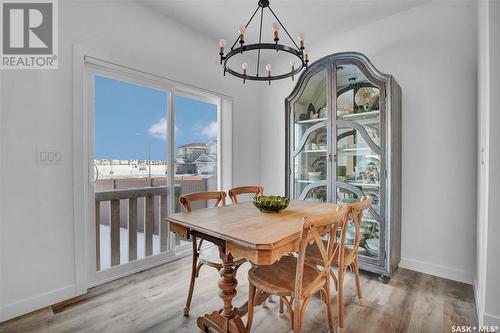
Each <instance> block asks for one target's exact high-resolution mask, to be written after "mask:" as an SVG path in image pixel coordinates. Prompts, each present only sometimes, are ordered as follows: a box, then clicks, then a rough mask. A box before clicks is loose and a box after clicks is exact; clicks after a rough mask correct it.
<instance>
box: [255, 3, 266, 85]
mask: <svg viewBox="0 0 500 333" xmlns="http://www.w3.org/2000/svg"><path fill="white" fill-rule="evenodd" d="M263 18H264V7H262V8H261V11H260V31H259V44H260V43H261V42H262V19H263ZM259 68H260V49H259V52H258V55H257V73H256V76H259Z"/></svg>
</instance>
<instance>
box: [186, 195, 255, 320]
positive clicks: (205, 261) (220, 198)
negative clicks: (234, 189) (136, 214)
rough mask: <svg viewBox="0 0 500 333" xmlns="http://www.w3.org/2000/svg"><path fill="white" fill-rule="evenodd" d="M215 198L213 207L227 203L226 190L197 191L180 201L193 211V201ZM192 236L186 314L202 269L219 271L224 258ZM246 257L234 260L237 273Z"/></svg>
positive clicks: (201, 240) (187, 314) (188, 209)
mask: <svg viewBox="0 0 500 333" xmlns="http://www.w3.org/2000/svg"><path fill="white" fill-rule="evenodd" d="M208 200H215V205H214V206H213V207H219V206H220V205H222V206H225V205H226V192H223V191H220V192H195V193H189V194H184V195H181V196H180V197H179V202H180V203H181V204H182V206H183V207H184V208H185V209H186V210H187V211H188V212H191V211H192V205H191V204H192V203H193V202H196V201H208ZM191 237H192V243H193V264H192V267H191V282H190V284H189V291H188V297H187V300H186V305H185V306H184V316H185V317H187V316H189V309H190V307H191V300H192V298H193V290H194V284H195V281H196V278H197V277H198V276H199V274H200V269H201V267H202V266H203V265H205V266H208V267H212V268H214V269H216V270H217V271H220V270H221V269H222V260H220V258H218V257H215V256H214V255H211V253H206V252H208V251H203V250H202V248H201V246H202V244H203V239H200V241H199V242H198V240H197V238H196V236H193V235H192V236H191ZM245 261H246V260H245V259H237V260H235V262H234V269H235V274H236V271H237V270H238V268H239V267H240V266H241V265H242V264H243V263H244V262H245Z"/></svg>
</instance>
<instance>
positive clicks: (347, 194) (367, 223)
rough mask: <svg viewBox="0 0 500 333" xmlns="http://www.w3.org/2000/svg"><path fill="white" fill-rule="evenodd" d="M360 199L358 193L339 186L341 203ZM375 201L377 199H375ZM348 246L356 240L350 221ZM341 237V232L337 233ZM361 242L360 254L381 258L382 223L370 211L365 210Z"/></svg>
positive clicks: (338, 198)
mask: <svg viewBox="0 0 500 333" xmlns="http://www.w3.org/2000/svg"><path fill="white" fill-rule="evenodd" d="M359 200H360V197H359V195H358V194H356V193H354V192H351V191H349V190H347V189H344V188H341V187H337V202H338V203H340V204H347V203H352V202H357V201H359ZM374 201H375V200H374ZM347 231H348V232H347V237H346V243H347V247H352V245H353V242H354V234H355V228H354V224H353V223H352V222H350V223H349V224H348V226H347ZM337 237H338V238H339V239H340V233H338V234H337ZM360 237H361V239H360V242H359V250H358V251H359V254H360V255H364V256H367V257H370V258H374V259H378V258H380V244H381V243H380V224H379V223H378V222H377V220H376V219H375V218H374V217H373V215H372V213H371V212H370V211H364V212H363V217H362V219H361V226H360Z"/></svg>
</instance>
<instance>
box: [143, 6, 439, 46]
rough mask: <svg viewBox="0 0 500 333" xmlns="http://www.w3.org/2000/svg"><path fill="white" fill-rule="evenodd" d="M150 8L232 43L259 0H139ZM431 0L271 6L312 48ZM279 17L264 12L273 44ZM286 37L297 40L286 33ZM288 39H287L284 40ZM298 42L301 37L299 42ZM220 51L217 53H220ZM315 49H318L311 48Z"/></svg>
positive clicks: (252, 38)
mask: <svg viewBox="0 0 500 333" xmlns="http://www.w3.org/2000/svg"><path fill="white" fill-rule="evenodd" d="M137 1H139V2H140V3H142V4H143V5H144V6H146V7H148V8H150V9H151V10H154V11H155V12H159V13H161V14H163V15H165V16H167V17H169V18H170V19H172V20H174V21H177V22H179V23H181V24H183V25H186V26H188V27H190V28H191V29H193V30H194V31H197V32H198V33H200V34H202V35H205V36H206V37H208V38H209V39H212V40H213V41H214V49H217V47H218V41H219V39H221V38H224V39H226V40H227V42H228V46H231V45H232V44H233V42H234V41H235V40H236V38H237V37H238V32H237V31H238V26H239V25H240V24H246V22H247V21H248V19H249V18H250V16H251V15H252V13H253V12H254V11H255V9H256V8H257V0H254V1H248V0H231V1H209V0H204V1H202V0H198V1H191V0H190V1H168V0H167V1H165V0H163V1H162V0H137ZM429 1H430V0H332V1H325V0H323V1H319V0H302V1H284V0H271V8H272V9H273V11H274V12H275V13H276V15H277V16H278V18H279V19H280V21H281V22H282V23H283V24H284V26H285V28H286V29H287V30H288V31H289V32H290V35H291V36H292V37H293V38H295V39H296V38H297V35H298V33H299V32H302V33H304V34H305V42H306V47H307V45H310V44H315V43H317V42H319V41H321V40H323V39H325V38H327V37H329V36H332V35H335V34H338V33H341V32H343V31H348V30H351V29H353V28H355V27H356V26H359V25H363V24H366V23H369V22H373V21H377V20H380V19H383V18H384V17H387V16H390V15H394V14H396V13H398V12H401V11H404V10H407V9H409V8H412V7H416V6H418V5H421V4H423V3H425V2H429ZM259 19H260V18H259V17H257V15H256V17H255V18H254V19H253V21H252V23H251V25H250V26H249V28H248V29H247V35H246V41H247V43H256V42H258V26H259ZM274 21H276V20H275V19H274V18H273V17H272V14H271V13H270V12H269V11H268V10H267V9H266V10H264V20H263V32H262V35H263V41H266V42H272V30H271V25H272V23H273V22H274ZM280 37H281V40H282V41H284V42H285V43H287V44H291V41H290V40H289V39H287V38H285V36H284V33H283V32H281V35H280ZM284 38H285V40H284ZM296 42H297V40H296ZM214 52H216V51H214ZM311 52H314V50H311Z"/></svg>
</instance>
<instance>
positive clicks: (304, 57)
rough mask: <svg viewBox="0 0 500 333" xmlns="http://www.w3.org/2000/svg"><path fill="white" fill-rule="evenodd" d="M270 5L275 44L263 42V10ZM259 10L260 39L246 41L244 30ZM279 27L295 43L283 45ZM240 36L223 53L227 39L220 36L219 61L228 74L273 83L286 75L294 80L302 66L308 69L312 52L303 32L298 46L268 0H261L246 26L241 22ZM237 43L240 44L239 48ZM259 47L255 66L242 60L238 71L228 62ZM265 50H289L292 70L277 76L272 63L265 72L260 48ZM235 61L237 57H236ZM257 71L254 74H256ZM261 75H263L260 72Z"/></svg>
mask: <svg viewBox="0 0 500 333" xmlns="http://www.w3.org/2000/svg"><path fill="white" fill-rule="evenodd" d="M265 8H267V9H269V11H270V12H271V14H272V15H273V16H274V18H275V19H276V21H277V22H274V23H273V25H272V32H273V38H274V43H263V42H262V20H263V17H264V9H265ZM259 10H260V28H259V42H258V43H255V44H246V40H245V33H246V29H247V28H248V26H249V25H250V23H251V22H252V20H253V18H254V17H255V15H256V14H257V12H258V11H259ZM280 27H281V28H282V29H283V30H284V32H285V34H286V36H288V38H289V39H290V40H291V41H292V43H293V46H288V45H284V44H280V43H279V42H280ZM238 33H239V36H238V38H237V39H236V41H235V42H234V43H233V45H232V46H231V50H230V51H229V52H227V53H224V48H225V47H226V41H225V40H224V39H221V40H220V41H219V55H220V64H221V65H222V66H223V67H224V76H225V75H226V72H227V73H229V74H231V75H234V76H236V77H238V78H241V79H243V83H245V81H246V80H255V81H268V82H269V84H271V81H273V80H280V79H285V78H287V77H291V78H292V80H293V79H294V76H295V75H297V74H298V73H300V71H302V69H303V68H305V69H306V70H307V63H308V62H309V53H308V51H307V50H306V49H305V48H304V35H303V34H302V33H301V34H299V36H298V40H299V45H297V43H296V42H295V40H294V39H293V38H292V36H290V34H289V33H288V31H287V30H286V28H285V27H284V26H283V24H282V23H281V21H280V20H279V18H278V17H277V16H276V14H275V13H274V11H273V10H272V9H271V7H270V6H269V0H260V1H259V4H258V7H257V9H256V10H255V11H254V12H253V14H252V16H251V17H250V20H248V22H247V24H246V25H240V27H239V29H238ZM237 44H239V46H238V47H236V46H237ZM255 50H257V65H256V66H255V68H252V69H251V68H249V66H248V64H247V63H246V62H243V63H242V64H241V69H239V70H237V69H234V68H231V67H230V66H229V64H228V60H229V59H231V58H233V57H235V56H237V55H242V54H243V53H245V52H248V51H255ZM262 50H275V51H276V52H280V51H281V52H287V53H289V54H291V55H292V56H293V57H292V60H290V64H289V70H288V71H286V72H284V73H280V74H277V75H274V74H273V71H272V66H271V64H267V65H266V66H265V67H264V69H265V72H264V71H261V68H260V67H261V63H260V60H261V59H260V58H261V51H262ZM233 60H234V59H233ZM253 73H255V75H254V74H253ZM261 74H262V75H261Z"/></svg>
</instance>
